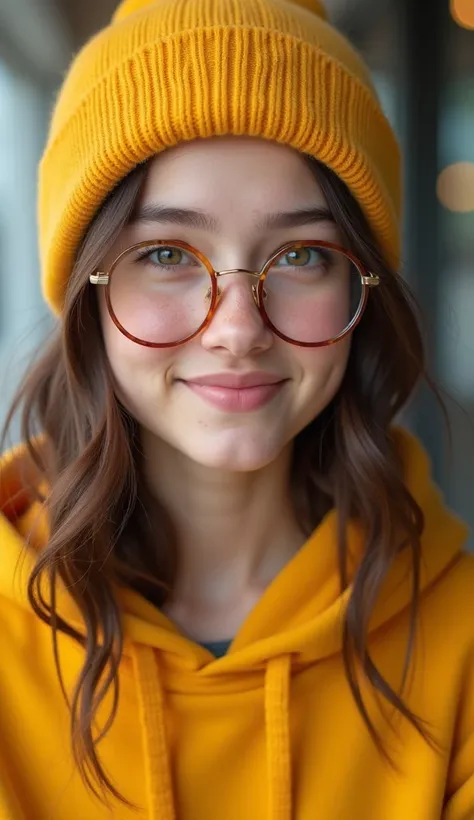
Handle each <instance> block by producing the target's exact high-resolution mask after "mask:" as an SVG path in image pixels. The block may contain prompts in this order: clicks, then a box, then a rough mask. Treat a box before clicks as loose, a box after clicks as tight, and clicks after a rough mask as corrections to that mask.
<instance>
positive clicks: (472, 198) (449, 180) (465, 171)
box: [436, 162, 474, 213]
mask: <svg viewBox="0 0 474 820" xmlns="http://www.w3.org/2000/svg"><path fill="white" fill-rule="evenodd" d="M436 192H437V194H438V199H439V201H440V202H441V204H442V205H444V207H445V208H447V209H448V210H449V211H455V212H457V213H468V212H469V211H474V162H456V163H454V164H453V165H448V166H447V168H445V169H444V170H443V171H441V173H440V175H439V177H438V181H437V185H436Z"/></svg>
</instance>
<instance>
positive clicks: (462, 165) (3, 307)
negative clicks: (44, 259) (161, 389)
mask: <svg viewBox="0 0 474 820" xmlns="http://www.w3.org/2000/svg"><path fill="white" fill-rule="evenodd" d="M115 6H116V2H115V0H0V423H1V422H2V421H3V419H4V416H5V413H6V408H7V406H8V402H9V399H10V397H11V396H12V393H13V390H14V388H15V386H16V385H17V383H18V380H19V378H20V377H21V374H22V371H23V370H24V368H25V366H26V364H27V362H28V360H29V358H30V357H31V355H32V353H33V352H34V351H35V350H36V349H37V348H38V346H39V345H40V344H41V340H42V339H43V338H44V337H45V335H46V334H47V333H48V331H49V330H50V328H51V326H52V320H51V318H50V317H49V315H48V312H47V310H46V308H45V307H44V306H43V304H42V299H41V292H40V285H39V271H38V257H37V246H36V217H35V207H36V201H35V200H36V169H37V163H38V159H39V157H40V154H41V150H42V147H43V144H44V141H45V137H46V129H47V124H48V117H49V114H50V111H51V107H52V104H53V102H54V96H55V92H56V90H57V88H58V85H59V84H60V82H61V78H62V76H63V75H64V72H65V71H66V69H67V66H68V64H69V62H70V60H71V57H72V55H73V54H74V53H75V52H76V51H77V50H78V49H79V48H80V46H81V45H82V44H83V43H84V42H85V41H86V39H87V38H88V37H90V36H91V35H92V34H93V33H94V32H95V31H96V30H97V29H99V28H100V27H101V26H103V25H104V24H105V23H106V22H107V21H108V19H109V17H110V15H111V13H112V11H113V10H114V8H115ZM326 6H327V8H328V11H329V13H330V16H331V18H332V20H333V21H334V22H335V23H336V24H337V25H338V26H339V27H340V28H341V29H342V30H343V31H344V32H345V33H346V34H348V35H349V37H350V38H351V40H352V41H353V43H354V44H355V45H356V46H357V47H358V49H359V50H360V51H361V53H362V54H363V56H364V57H365V59H366V61H367V62H368V64H369V65H370V67H371V69H372V71H373V75H374V79H375V82H376V85H377V87H378V89H379V93H380V96H381V99H382V102H383V106H384V108H385V111H386V113H387V115H388V117H389V119H390V120H391V121H392V123H393V125H394V127H395V130H396V132H397V134H398V136H399V138H400V140H401V142H402V146H403V149H404V153H405V163H406V166H405V172H406V176H405V224H404V232H405V252H404V273H405V276H406V277H407V279H408V281H409V282H410V284H411V285H412V287H413V289H414V291H415V293H416V295H417V298H418V301H419V302H420V304H421V307H422V309H423V311H424V314H425V326H426V333H427V338H428V347H429V357H430V365H431V373H432V375H433V377H434V378H435V380H436V381H437V382H438V384H439V385H440V386H441V388H442V389H443V391H447V392H448V393H449V398H448V399H447V403H448V410H449V415H450V417H451V423H452V428H453V442H452V448H451V449H450V448H449V446H448V439H447V436H446V434H445V432H444V428H443V419H442V415H441V413H440V411H439V409H438V408H437V406H436V403H435V402H434V401H433V399H432V397H431V396H430V394H429V391H426V390H421V391H420V392H419V393H418V395H417V396H416V398H415V400H414V401H413V402H412V404H411V405H410V407H409V408H408V410H407V413H406V419H405V421H406V423H407V424H408V425H409V426H410V427H411V428H412V429H413V430H414V431H415V432H416V433H418V434H419V435H420V437H421V438H422V440H423V441H424V443H425V445H426V447H427V448H428V450H429V452H430V455H431V458H432V462H433V469H434V473H435V476H436V479H437V480H438V482H439V483H440V485H441V487H442V490H443V492H444V494H445V495H446V497H447V499H448V501H449V503H450V504H451V506H452V507H453V508H454V509H455V510H456V511H458V512H459V513H460V514H461V515H462V516H463V517H464V518H465V519H467V520H468V522H469V523H470V525H471V527H472V528H473V530H474V0H451V2H450V0H430V2H429V3H428V2H427V3H424V2H416V0H326ZM14 435H17V433H15V434H14ZM473 545H474V540H473V539H472V538H471V546H473Z"/></svg>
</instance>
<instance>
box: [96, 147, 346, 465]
mask: <svg viewBox="0 0 474 820" xmlns="http://www.w3.org/2000/svg"><path fill="white" fill-rule="evenodd" d="M145 206H146V207H148V206H153V208H154V210H155V214H154V215H153V218H152V219H148V220H147V221H146V220H144V219H135V220H133V221H132V222H131V224H129V225H128V226H127V227H126V228H125V229H124V230H123V231H122V233H121V235H120V236H119V238H118V240H117V241H116V242H115V244H114V246H113V248H111V250H110V252H109V253H108V254H107V256H106V258H105V259H104V260H103V266H102V267H103V268H105V269H107V266H108V265H110V264H111V263H112V262H113V260H114V259H115V258H116V256H117V255H118V254H119V253H120V252H121V251H123V250H124V249H126V248H127V247H129V246H130V245H133V244H135V243H138V242H141V241H142V240H152V241H154V240H158V239H161V240H181V241H183V242H186V243H188V244H189V245H191V246H193V247H194V248H196V249H197V250H199V251H201V253H203V254H204V255H205V256H206V257H207V258H208V259H209V260H210V262H211V263H212V265H213V267H214V268H215V269H216V270H228V269H233V268H244V269H248V270H260V268H261V267H262V265H263V264H264V262H265V261H266V259H267V258H268V257H269V256H270V255H271V254H272V253H273V252H274V251H275V250H277V249H278V248H279V247H280V246H282V245H284V244H286V243H287V242H291V241H297V240H300V239H303V240H305V241H308V240H312V239H314V240H327V241H329V242H335V243H338V244H343V239H342V236H341V235H340V233H339V231H338V228H337V226H336V225H335V223H334V222H333V221H332V220H331V218H330V216H329V215H328V218H325V219H321V214H319V217H318V218H317V219H316V218H315V219H314V221H311V220H310V219H309V217H308V216H306V217H304V218H303V217H302V218H301V220H299V219H298V218H297V217H295V216H293V217H292V218H291V219H287V220H286V223H287V225H288V227H285V228H284V227H281V220H280V222H277V221H276V219H274V220H273V222H272V221H271V220H270V219H269V218H270V217H271V216H273V215H275V214H283V213H285V214H286V213H289V212H295V211H307V210H308V209H327V203H326V201H325V198H324V196H323V194H322V192H321V189H320V187H319V186H318V184H317V182H316V180H315V178H314V176H313V174H312V173H311V171H310V169H309V167H308V165H307V163H306V162H305V160H304V159H303V157H302V156H301V155H300V154H298V153H297V152H296V151H294V150H293V149H291V148H288V147H287V146H282V145H278V144H276V143H271V142H268V141H263V140H258V139H250V138H246V137H224V138H222V137H221V138H213V139H208V140H199V141H193V142H189V143H183V144H180V145H179V146H177V147H175V148H172V149H169V150H167V151H166V152H164V153H163V154H160V155H159V156H158V157H156V159H154V160H153V161H152V162H151V164H150V166H149V172H148V175H147V178H146V182H145V185H144V188H143V191H142V194H141V196H140V200H139V203H138V208H137V212H140V211H142V210H143V208H144V207H145ZM158 209H160V211H161V213H160V214H159V215H158V214H157V213H156V212H157V211H158ZM165 209H167V212H165ZM169 209H172V211H171V212H170V210H169ZM175 209H176V210H175ZM189 211H193V212H198V213H199V214H201V215H202V216H201V217H199V218H198V217H197V216H196V214H194V215H190V214H189V213H187V212H189ZM265 223H268V226H267V227H265ZM254 281H255V280H254V279H253V277H251V276H248V275H246V274H231V275H228V276H225V277H222V279H220V280H219V287H220V289H221V298H220V301H219V303H218V307H217V310H216V312H215V315H214V317H213V319H212V321H211V323H210V324H209V325H208V326H207V328H206V329H205V330H204V331H203V332H201V334H200V335H198V336H197V337H196V338H194V339H192V340H191V341H189V342H186V343H184V344H182V345H180V346H178V347H174V348H168V349H156V348H155V349H153V348H147V347H144V346H142V345H139V344H136V343H135V342H133V341H130V340H129V339H128V338H127V337H126V336H124V335H123V334H122V333H121V332H120V331H119V330H118V329H117V328H116V326H115V325H114V323H113V322H112V319H111V318H110V316H109V314H108V311H107V307H106V304H105V298H104V294H103V291H102V292H101V289H99V300H100V313H101V321H102V326H103V333H104V340H105V346H106V351H107V354H108V358H109V361H110V364H111V367H112V371H113V374H114V378H115V382H116V391H117V395H118V396H119V398H120V400H121V401H122V403H123V404H124V405H125V407H126V408H127V409H128V410H129V412H130V413H131V414H132V415H133V416H134V417H135V418H136V419H137V421H138V423H139V424H140V425H141V427H142V428H143V429H144V431H146V437H147V439H148V440H150V437H151V438H154V437H156V438H157V440H158V441H159V440H162V441H164V442H166V443H167V444H168V445H171V446H172V447H173V448H175V449H176V450H178V451H180V452H181V453H182V454H184V455H185V456H187V457H189V458H190V459H192V460H193V461H195V462H198V463H200V464H202V465H205V466H208V467H215V468H219V469H224V470H231V471H250V470H257V469H259V468H261V467H263V466H266V465H268V464H270V463H271V462H272V461H274V460H275V459H276V458H277V457H278V456H279V455H280V454H281V453H282V451H283V450H284V449H285V448H286V447H287V445H288V444H289V443H290V442H291V441H292V439H293V438H294V437H295V436H296V435H297V433H299V432H300V431H301V430H302V429H303V428H304V427H306V425H307V424H309V422H311V421H312V420H313V419H314V418H315V417H316V416H318V414H319V413H321V411H322V410H324V408H325V407H326V406H327V405H328V404H329V403H330V401H331V400H332V398H333V397H334V395H335V394H336V392H337V390H338V388H339V386H340V384H341V380H342V378H343V375H344V371H345V368H346V365H347V360H348V355H349V348H350V337H348V336H346V337H345V338H344V339H342V340H341V341H339V342H337V343H336V344H332V345H329V346H327V347H322V348H302V347H297V346H295V345H292V344H288V343H287V342H285V341H283V340H282V339H280V338H278V337H277V336H276V335H275V334H274V333H272V331H271V330H270V329H269V328H268V327H267V326H266V325H265V324H264V322H263V320H262V318H261V316H260V314H259V312H258V309H257V307H256V305H255V301H254V299H253V296H252V284H253V283H254ZM134 320H135V321H136V320H137V317H135V318H134ZM138 320H139V319H138ZM144 321H145V317H144ZM248 377H249V378H251V379H252V378H253V380H254V382H255V384H254V382H252V385H253V386H251V387H247V388H245V387H240V389H239V385H241V384H242V382H241V381H240V380H243V382H244V383H245V379H247V378H248ZM222 380H224V381H225V380H227V382H228V383H229V384H230V385H233V386H230V387H226V386H225V385H224V386H223V385H222V384H220V385H219V384H218V383H219V382H222ZM202 381H205V382H206V384H202V383H200V382H202ZM268 382H271V384H268Z"/></svg>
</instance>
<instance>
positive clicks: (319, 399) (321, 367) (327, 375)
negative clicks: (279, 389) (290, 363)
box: [296, 336, 351, 412]
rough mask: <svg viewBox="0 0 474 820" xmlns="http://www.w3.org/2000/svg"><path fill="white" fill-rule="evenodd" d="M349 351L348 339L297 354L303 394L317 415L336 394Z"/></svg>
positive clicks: (301, 350)
mask: <svg viewBox="0 0 474 820" xmlns="http://www.w3.org/2000/svg"><path fill="white" fill-rule="evenodd" d="M350 349H351V339H350V336H349V337H346V338H344V339H341V341H339V342H335V343H334V344H332V345H328V346H327V347H322V348H318V349H315V350H311V349H309V350H308V349H306V350H305V349H303V348H300V349H299V350H298V351H297V354H296V355H297V356H298V365H299V368H300V372H301V374H302V378H301V386H302V394H303V396H304V399H305V400H306V402H308V403H309V404H311V405H312V406H314V407H316V409H317V412H321V411H322V410H324V408H325V407H326V406H327V405H328V404H329V403H330V401H332V399H333V398H334V396H335V395H336V393H337V391H338V389H339V387H340V385H341V382H342V380H343V378H344V374H345V372H346V367H347V362H348V359H349V353H350Z"/></svg>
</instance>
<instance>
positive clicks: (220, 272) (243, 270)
mask: <svg viewBox="0 0 474 820" xmlns="http://www.w3.org/2000/svg"><path fill="white" fill-rule="evenodd" d="M231 273H245V274H246V275H247V276H253V277H254V278H255V279H260V276H261V271H256V270H248V269H247V268H229V269H228V270H215V271H214V275H215V277H216V280H217V296H218V298H219V297H220V296H221V295H222V291H221V289H220V287H219V279H220V278H221V277H222V276H228V275H229V274H231ZM252 296H253V299H254V302H255V304H256V305H257V307H258V306H259V305H258V301H259V300H258V293H257V285H256V284H253V285H252Z"/></svg>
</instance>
